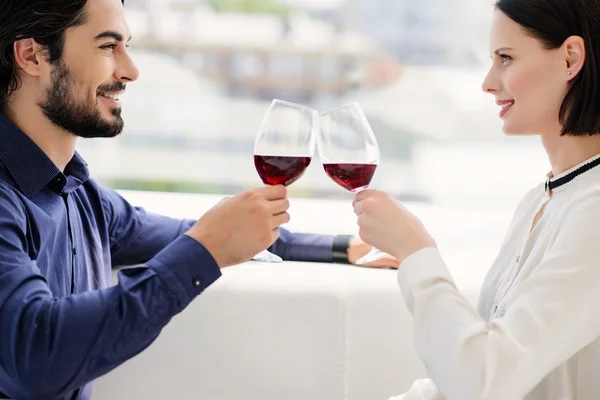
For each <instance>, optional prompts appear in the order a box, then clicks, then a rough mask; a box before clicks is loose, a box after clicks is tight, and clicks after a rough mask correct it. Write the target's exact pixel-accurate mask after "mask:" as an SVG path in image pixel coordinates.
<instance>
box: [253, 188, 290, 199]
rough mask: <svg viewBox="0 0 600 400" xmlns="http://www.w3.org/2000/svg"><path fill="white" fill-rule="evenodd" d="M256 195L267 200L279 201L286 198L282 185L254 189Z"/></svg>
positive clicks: (285, 189) (285, 191) (285, 190)
mask: <svg viewBox="0 0 600 400" xmlns="http://www.w3.org/2000/svg"><path fill="white" fill-rule="evenodd" d="M256 193H258V194H260V195H261V196H263V197H264V198H265V199H267V200H279V199H283V198H285V197H286V196H287V188H286V187H285V186H283V185H275V186H265V187H262V188H260V189H256Z"/></svg>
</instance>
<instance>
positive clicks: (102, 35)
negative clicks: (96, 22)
mask: <svg viewBox="0 0 600 400" xmlns="http://www.w3.org/2000/svg"><path fill="white" fill-rule="evenodd" d="M100 39H115V40H116V41H117V42H122V41H123V35H121V34H120V33H118V32H115V31H104V32H102V33H99V34H97V35H96V36H95V37H94V40H100ZM130 40H131V36H129V39H127V41H128V42H129V41H130Z"/></svg>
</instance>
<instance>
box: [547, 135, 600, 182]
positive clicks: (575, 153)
mask: <svg viewBox="0 0 600 400" xmlns="http://www.w3.org/2000/svg"><path fill="white" fill-rule="evenodd" d="M542 144H543V145H544V148H545V149H546V153H547V154H548V159H549V161H550V165H551V166H552V175H553V176H557V175H560V174H562V173H563V172H565V171H568V170H569V169H571V168H573V167H576V166H577V165H579V164H581V163H582V162H584V161H585V160H587V159H590V158H592V157H594V156H595V155H598V154H600V135H592V136H560V135H552V136H549V135H542Z"/></svg>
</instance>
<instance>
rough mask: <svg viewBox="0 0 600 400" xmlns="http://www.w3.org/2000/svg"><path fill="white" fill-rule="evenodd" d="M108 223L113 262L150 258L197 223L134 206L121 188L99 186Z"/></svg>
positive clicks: (139, 261) (117, 264)
mask: <svg viewBox="0 0 600 400" xmlns="http://www.w3.org/2000/svg"><path fill="white" fill-rule="evenodd" d="M99 190H100V193H101V196H102V207H103V210H104V214H105V216H106V219H107V223H108V230H109V235H110V250H111V257H112V262H113V266H123V265H135V264H140V263H143V262H145V261H148V260H149V259H151V258H152V257H154V256H155V255H156V254H158V252H159V251H161V250H162V249H164V248H165V247H166V246H167V245H168V244H170V243H171V242H173V241H174V240H175V239H177V238H178V237H179V236H181V235H183V234H184V233H185V232H186V231H187V230H188V229H190V228H191V227H192V225H193V224H194V223H195V221H194V220H179V219H173V218H169V217H165V216H162V215H158V214H153V213H150V212H147V211H146V210H144V209H143V208H141V207H134V206H132V205H131V204H129V203H128V202H127V200H125V199H124V198H123V197H121V196H120V195H119V194H118V193H117V192H115V191H114V190H112V189H108V188H105V187H102V186H99Z"/></svg>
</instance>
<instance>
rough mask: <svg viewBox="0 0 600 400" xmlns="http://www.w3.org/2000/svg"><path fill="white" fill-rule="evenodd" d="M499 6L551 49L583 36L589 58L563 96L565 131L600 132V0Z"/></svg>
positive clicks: (512, 1)
mask: <svg viewBox="0 0 600 400" xmlns="http://www.w3.org/2000/svg"><path fill="white" fill-rule="evenodd" d="M496 8H497V9H498V10H500V11H502V12H503V13H504V14H505V15H506V16H508V17H509V18H510V19H512V20H513V21H515V22H516V23H518V24H519V25H521V26H522V27H523V29H524V30H525V32H527V33H528V34H530V35H532V36H533V37H535V38H537V39H538V40H540V41H541V42H542V44H543V45H544V46H545V47H546V48H547V49H557V48H559V47H560V46H562V45H563V43H564V42H565V40H566V39H568V38H569V37H570V36H579V37H581V38H583V40H584V42H585V51H586V61H585V64H584V66H583V68H582V70H581V71H580V72H579V74H578V75H577V76H576V77H575V78H573V81H572V85H571V87H570V89H569V92H568V93H567V95H566V96H565V99H564V100H563V104H562V106H561V109H560V116H559V118H560V122H561V124H562V125H563V129H562V132H561V135H572V136H582V135H588V134H597V133H600V70H599V68H600V29H599V26H600V1H597V0H498V1H497V3H496Z"/></svg>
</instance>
